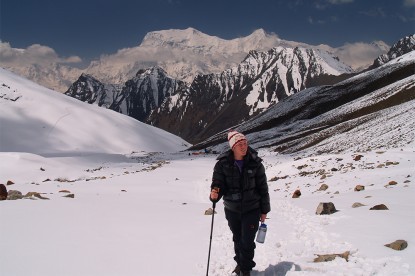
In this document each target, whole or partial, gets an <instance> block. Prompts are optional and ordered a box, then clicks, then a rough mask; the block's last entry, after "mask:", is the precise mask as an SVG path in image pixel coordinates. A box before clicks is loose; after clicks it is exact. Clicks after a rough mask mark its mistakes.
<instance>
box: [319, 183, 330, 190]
mask: <svg viewBox="0 0 415 276" xmlns="http://www.w3.org/2000/svg"><path fill="white" fill-rule="evenodd" d="M328 188H329V186H328V185H327V184H321V186H320V188H319V189H318V191H325V190H327V189H328Z"/></svg>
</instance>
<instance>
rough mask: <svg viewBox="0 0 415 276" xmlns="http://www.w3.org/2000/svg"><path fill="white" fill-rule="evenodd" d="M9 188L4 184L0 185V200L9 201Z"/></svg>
mask: <svg viewBox="0 0 415 276" xmlns="http://www.w3.org/2000/svg"><path fill="white" fill-rule="evenodd" d="M7 195H8V193H7V188H6V186H5V185H4V184H0V200H6V199H7Z"/></svg>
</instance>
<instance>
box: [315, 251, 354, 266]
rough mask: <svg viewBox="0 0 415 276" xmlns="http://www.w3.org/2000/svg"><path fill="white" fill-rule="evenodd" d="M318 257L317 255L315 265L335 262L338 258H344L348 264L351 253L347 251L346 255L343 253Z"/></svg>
mask: <svg viewBox="0 0 415 276" xmlns="http://www.w3.org/2000/svg"><path fill="white" fill-rule="evenodd" d="M316 255H317V258H315V259H314V262H315V263H320V262H329V261H333V260H334V259H335V258H336V257H340V258H343V259H345V260H346V262H348V261H349V255H350V251H345V252H344V253H341V254H325V255H319V254H316Z"/></svg>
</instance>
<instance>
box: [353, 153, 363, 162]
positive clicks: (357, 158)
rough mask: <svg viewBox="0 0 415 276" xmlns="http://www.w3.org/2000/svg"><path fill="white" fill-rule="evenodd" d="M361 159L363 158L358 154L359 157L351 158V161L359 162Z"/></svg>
mask: <svg viewBox="0 0 415 276" xmlns="http://www.w3.org/2000/svg"><path fill="white" fill-rule="evenodd" d="M362 157H363V155H361V154H359V155H356V156H355V157H353V160H354V161H359V160H360V159H362Z"/></svg>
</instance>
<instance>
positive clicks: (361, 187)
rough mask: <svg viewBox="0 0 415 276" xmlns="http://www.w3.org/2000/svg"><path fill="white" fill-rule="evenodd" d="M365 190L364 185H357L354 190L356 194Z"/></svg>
mask: <svg viewBox="0 0 415 276" xmlns="http://www.w3.org/2000/svg"><path fill="white" fill-rule="evenodd" d="M364 189H365V186H363V185H356V187H354V190H355V191H356V192H360V191H363V190H364Z"/></svg>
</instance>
